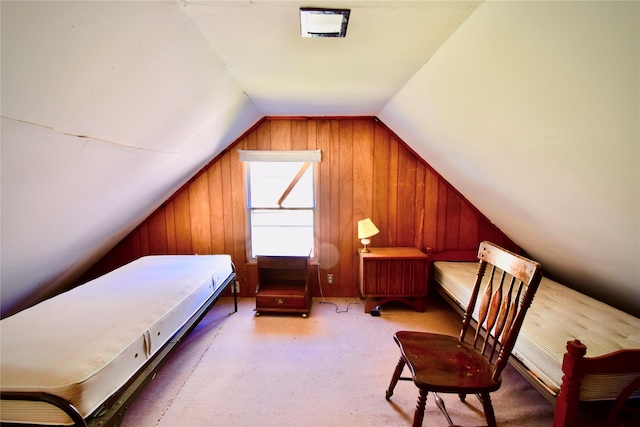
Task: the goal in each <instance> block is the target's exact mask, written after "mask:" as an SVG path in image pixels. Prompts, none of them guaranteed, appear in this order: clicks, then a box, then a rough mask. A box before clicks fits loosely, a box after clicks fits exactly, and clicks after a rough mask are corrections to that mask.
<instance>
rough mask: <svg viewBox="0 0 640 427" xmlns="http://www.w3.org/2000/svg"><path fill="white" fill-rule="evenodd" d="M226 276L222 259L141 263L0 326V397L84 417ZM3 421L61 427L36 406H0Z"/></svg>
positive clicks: (55, 415) (63, 420) (63, 421)
mask: <svg viewBox="0 0 640 427" xmlns="http://www.w3.org/2000/svg"><path fill="white" fill-rule="evenodd" d="M232 272H233V265H232V263H231V257H230V256H229V255H199V256H187V255H161V256H147V257H143V258H140V259H138V260H136V261H133V262H131V263H129V264H127V265H124V266H122V267H120V268H118V269H117V270H114V271H112V272H110V273H108V274H106V275H104V276H102V277H99V278H97V279H95V280H92V281H90V282H88V283H86V284H84V285H82V286H79V287H76V288H74V289H72V290H70V291H68V292H65V293H63V294H60V295H58V296H56V297H54V298H51V299H49V300H46V301H43V302H41V303H40V304H37V305H35V306H33V307H31V308H29V309H27V310H24V311H22V312H20V313H17V314H15V315H13V316H10V317H7V318H5V319H3V320H2V321H0V339H1V340H2V347H1V349H0V363H1V365H0V387H1V389H2V391H36V392H46V393H50V394H54V395H57V396H60V397H62V398H64V399H66V400H67V401H69V402H70V403H71V404H73V405H74V406H75V408H76V409H77V410H78V411H79V412H80V414H81V415H82V416H83V417H84V418H86V417H87V416H89V415H91V414H92V413H93V412H94V411H95V410H96V409H97V408H99V407H100V405H101V404H102V403H103V402H104V401H105V400H106V399H107V398H108V397H109V396H111V395H112V394H113V393H115V392H116V391H117V390H118V389H119V388H120V387H122V386H123V385H124V384H125V383H126V382H127V380H129V379H130V378H131V377H132V375H133V374H134V373H135V372H136V371H138V370H139V369H140V368H141V367H143V365H145V363H146V362H147V361H148V360H149V359H150V358H151V357H152V356H153V355H154V354H155V353H156V352H157V351H158V350H159V349H160V348H161V347H162V346H163V345H164V344H165V343H166V342H167V341H168V340H169V339H170V338H171V337H172V336H173V335H174V334H175V333H176V332H177V331H178V330H179V329H180V328H181V327H182V326H183V325H184V324H185V323H186V322H187V320H189V318H190V317H191V316H192V315H193V314H194V313H195V312H196V311H198V309H199V308H200V307H201V306H202V305H203V304H204V303H205V302H206V301H207V300H208V299H209V297H210V296H211V295H212V294H213V293H214V291H215V290H216V289H217V288H218V287H220V286H221V285H223V283H224V282H225V280H226V279H227V277H228V276H229V275H230V274H231V273H232ZM1 404H2V406H1V407H0V419H1V421H3V422H20V423H36V424H57V425H68V424H71V420H70V419H69V418H68V416H67V415H65V414H64V413H62V412H61V411H60V410H58V409H56V408H54V407H52V406H50V405H47V404H44V403H41V402H15V401H2V403H1Z"/></svg>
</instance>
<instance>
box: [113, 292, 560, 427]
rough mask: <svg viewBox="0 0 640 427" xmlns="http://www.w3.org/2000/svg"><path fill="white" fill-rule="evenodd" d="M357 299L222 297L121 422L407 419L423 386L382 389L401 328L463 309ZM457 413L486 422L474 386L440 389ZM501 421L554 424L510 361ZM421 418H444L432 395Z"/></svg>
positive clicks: (136, 425)
mask: <svg viewBox="0 0 640 427" xmlns="http://www.w3.org/2000/svg"><path fill="white" fill-rule="evenodd" d="M358 302H359V301H358V300H354V299H351V300H350V299H344V298H342V299H335V298H332V299H326V300H325V301H324V303H321V302H320V300H318V299H314V304H313V308H312V311H311V315H310V316H309V318H307V319H303V318H302V317H301V316H281V315H267V314H263V315H261V316H259V317H256V316H255V315H254V307H255V300H254V299H251V298H244V299H241V300H240V303H239V308H238V313H234V314H230V313H231V312H232V311H233V304H232V300H231V298H223V299H221V300H220V301H219V302H218V303H217V304H216V306H214V307H213V308H212V310H211V311H210V312H209V313H208V314H207V316H206V317H205V318H204V319H203V321H202V322H201V323H200V324H199V325H198V327H197V328H196V329H195V330H194V331H193V333H192V334H191V335H190V336H189V338H188V339H187V340H185V342H184V343H182V345H181V346H180V349H179V350H178V352H177V353H176V354H174V355H173V356H172V357H171V359H170V360H169V361H168V362H167V364H166V365H165V366H164V367H163V368H162V370H161V371H160V373H159V374H158V376H157V377H156V378H155V379H154V380H153V381H152V382H151V384H150V385H149V386H148V387H147V389H146V390H145V391H144V392H143V393H142V394H141V396H140V397H139V398H138V400H137V401H136V402H135V403H134V404H133V405H132V406H131V408H129V410H128V411H127V413H126V416H125V417H124V422H123V424H122V426H123V427H146V426H160V427H179V426H194V427H195V426H278V427H286V426H372V425H377V426H407V425H411V420H412V418H413V411H414V408H415V404H416V399H417V396H418V393H417V389H416V388H415V386H414V385H413V384H412V383H411V382H405V381H401V382H400V383H399V384H398V386H397V387H396V389H395V393H394V395H393V397H392V399H391V401H389V402H388V401H386V400H385V398H384V394H385V390H386V388H387V386H388V384H389V380H390V378H391V374H392V372H393V369H394V368H395V365H396V363H397V361H398V357H399V352H398V348H397V346H396V344H395V343H394V341H393V339H392V334H393V333H394V332H395V331H397V330H401V329H410V330H424V331H432V332H442V333H452V334H456V333H457V331H458V330H459V319H458V317H457V315H456V314H455V313H454V312H453V311H452V310H451V309H450V308H449V307H448V306H447V305H446V304H445V303H443V302H441V301H440V300H439V299H435V300H434V301H432V302H431V303H430V305H429V308H428V310H427V311H426V312H425V313H417V312H414V311H412V310H410V309H408V308H405V307H404V306H401V305H398V306H392V307H385V309H384V310H383V311H382V315H381V316H380V317H372V316H370V315H369V314H368V313H364V304H363V303H360V304H358ZM442 396H443V397H444V399H445V401H446V403H447V408H448V410H449V413H450V415H451V416H452V418H453V421H454V422H456V423H459V424H463V425H480V424H483V423H484V418H483V415H482V410H481V406H480V404H479V402H478V401H477V399H476V398H475V397H474V396H470V397H469V398H468V399H467V403H466V404H463V403H461V402H460V401H459V400H458V398H457V396H449V395H442ZM493 402H494V407H495V410H496V416H497V419H498V424H499V425H500V426H520V427H527V426H530V427H537V426H541V427H542V426H545V427H546V426H550V425H551V424H552V417H553V407H552V405H551V404H549V403H548V402H547V401H546V400H545V399H544V398H543V397H542V396H541V395H540V394H539V393H538V392H537V391H535V390H534V389H533V388H532V387H531V386H530V385H529V384H528V383H527V381H526V380H524V379H523V378H522V377H521V376H520V375H519V374H518V373H517V372H515V371H514V370H513V368H511V366H508V367H507V369H506V370H505V372H504V374H503V384H502V388H501V389H500V390H499V391H498V392H496V393H494V394H493ZM423 425H425V426H427V425H428V426H446V425H447V423H446V420H445V419H444V417H443V416H442V414H441V413H440V412H439V410H438V409H437V408H436V406H435V403H434V400H433V398H432V397H431V396H429V399H428V401H427V413H426V415H425V421H424V424H423Z"/></svg>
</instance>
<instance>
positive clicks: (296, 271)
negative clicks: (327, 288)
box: [256, 256, 311, 317]
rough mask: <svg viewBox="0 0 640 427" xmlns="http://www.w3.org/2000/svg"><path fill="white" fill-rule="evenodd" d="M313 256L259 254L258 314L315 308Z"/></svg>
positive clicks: (293, 311)
mask: <svg viewBox="0 0 640 427" xmlns="http://www.w3.org/2000/svg"><path fill="white" fill-rule="evenodd" d="M309 271H310V270H309V257H302V256H259V257H258V286H257V288H256V316H259V315H260V313H267V312H271V313H301V314H302V317H307V315H308V314H309V310H310V308H311V293H310V284H309V283H310V281H309V278H310V276H309V274H310V273H309Z"/></svg>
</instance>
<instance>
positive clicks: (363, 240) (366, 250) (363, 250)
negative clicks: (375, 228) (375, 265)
mask: <svg viewBox="0 0 640 427" xmlns="http://www.w3.org/2000/svg"><path fill="white" fill-rule="evenodd" d="M360 243H362V244H363V245H364V248H362V249H361V250H360V252H362V253H364V254H366V253H369V249H367V245H368V244H370V243H371V240H369V239H366V238H365V239H362V240H360Z"/></svg>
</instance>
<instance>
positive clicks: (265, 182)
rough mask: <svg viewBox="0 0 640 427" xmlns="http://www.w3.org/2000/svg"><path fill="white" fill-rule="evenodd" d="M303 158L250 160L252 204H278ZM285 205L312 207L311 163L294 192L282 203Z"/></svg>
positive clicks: (250, 204)
mask: <svg viewBox="0 0 640 427" xmlns="http://www.w3.org/2000/svg"><path fill="white" fill-rule="evenodd" d="M303 165H304V163H303V162H252V163H249V168H250V170H249V173H250V176H251V178H250V192H251V193H250V194H251V200H249V207H254V208H255V207H258V208H270V207H278V200H279V199H280V198H281V197H282V195H283V194H284V192H285V190H286V189H287V188H288V187H289V184H291V182H292V181H293V178H294V177H295V176H296V175H297V174H298V172H299V171H300V169H301V168H302V166H303ZM282 206H283V207H296V208H311V207H313V167H312V166H311V167H308V168H307V170H306V171H305V173H304V175H303V176H302V177H301V178H300V180H299V181H298V183H297V184H296V186H295V187H294V188H293V189H292V190H291V193H289V195H288V196H287V198H286V199H285V200H284V202H283V203H282Z"/></svg>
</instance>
